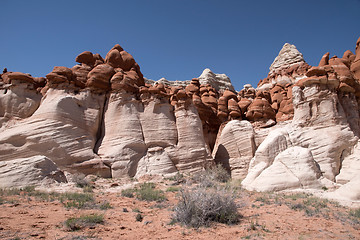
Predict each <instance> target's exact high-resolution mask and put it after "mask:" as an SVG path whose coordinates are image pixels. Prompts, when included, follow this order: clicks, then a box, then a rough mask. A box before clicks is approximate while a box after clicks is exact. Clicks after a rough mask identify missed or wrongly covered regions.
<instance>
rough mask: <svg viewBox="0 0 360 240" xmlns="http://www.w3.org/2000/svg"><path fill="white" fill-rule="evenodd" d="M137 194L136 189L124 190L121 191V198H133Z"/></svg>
mask: <svg viewBox="0 0 360 240" xmlns="http://www.w3.org/2000/svg"><path fill="white" fill-rule="evenodd" d="M135 192H136V189H133V188H128V189H124V190H122V191H121V196H123V197H128V198H133V197H134V193H135Z"/></svg>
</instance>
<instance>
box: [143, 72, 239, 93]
mask: <svg viewBox="0 0 360 240" xmlns="http://www.w3.org/2000/svg"><path fill="white" fill-rule="evenodd" d="M198 78H199V82H200V84H204V85H206V84H210V85H211V86H212V87H213V88H215V89H216V90H217V91H219V90H225V89H229V90H231V91H234V90H235V89H234V86H233V85H232V84H231V81H230V78H229V77H228V76H226V74H219V73H213V72H212V71H211V70H210V69H209V68H205V69H204V71H203V72H202V73H201V75H200V76H199V77H198ZM144 79H145V82H146V83H149V84H152V85H154V84H156V83H162V84H164V85H167V86H176V87H184V88H185V87H186V86H187V85H189V84H190V82H191V80H185V81H179V80H176V81H169V80H167V79H165V78H160V79H159V80H157V81H154V80H151V79H147V78H144Z"/></svg>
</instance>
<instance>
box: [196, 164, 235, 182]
mask: <svg viewBox="0 0 360 240" xmlns="http://www.w3.org/2000/svg"><path fill="white" fill-rule="evenodd" d="M229 180H230V175H229V173H228V172H227V171H226V170H225V169H224V168H223V167H222V166H221V165H219V164H218V165H216V166H215V167H212V168H209V169H207V170H204V171H201V172H198V173H195V174H194V175H192V176H191V178H190V181H193V182H194V183H198V184H199V185H200V187H203V188H209V187H214V186H216V185H217V184H218V183H219V182H222V183H225V182H227V181H229Z"/></svg>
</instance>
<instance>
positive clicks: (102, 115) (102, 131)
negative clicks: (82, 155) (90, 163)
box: [93, 93, 110, 154]
mask: <svg viewBox="0 0 360 240" xmlns="http://www.w3.org/2000/svg"><path fill="white" fill-rule="evenodd" d="M109 97H110V95H109V94H108V93H106V95H105V100H104V105H103V107H102V111H101V113H100V116H99V118H100V121H99V125H98V131H97V133H96V141H95V145H94V148H93V152H94V153H95V154H98V151H99V148H100V145H101V142H102V140H103V138H104V136H105V112H106V110H107V106H108V103H109Z"/></svg>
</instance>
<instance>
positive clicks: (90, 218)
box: [65, 213, 104, 231]
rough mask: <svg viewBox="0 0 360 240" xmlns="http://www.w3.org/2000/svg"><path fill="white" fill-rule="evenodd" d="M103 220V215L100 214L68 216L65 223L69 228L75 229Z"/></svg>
mask: <svg viewBox="0 0 360 240" xmlns="http://www.w3.org/2000/svg"><path fill="white" fill-rule="evenodd" d="M103 222H104V216H103V215H101V214H97V213H94V214H91V215H83V216H81V217H78V218H69V219H67V220H66V221H65V225H66V226H67V227H68V228H69V229H70V230H71V231H76V230H80V229H82V228H85V227H91V226H94V225H96V224H99V223H103Z"/></svg>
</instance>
